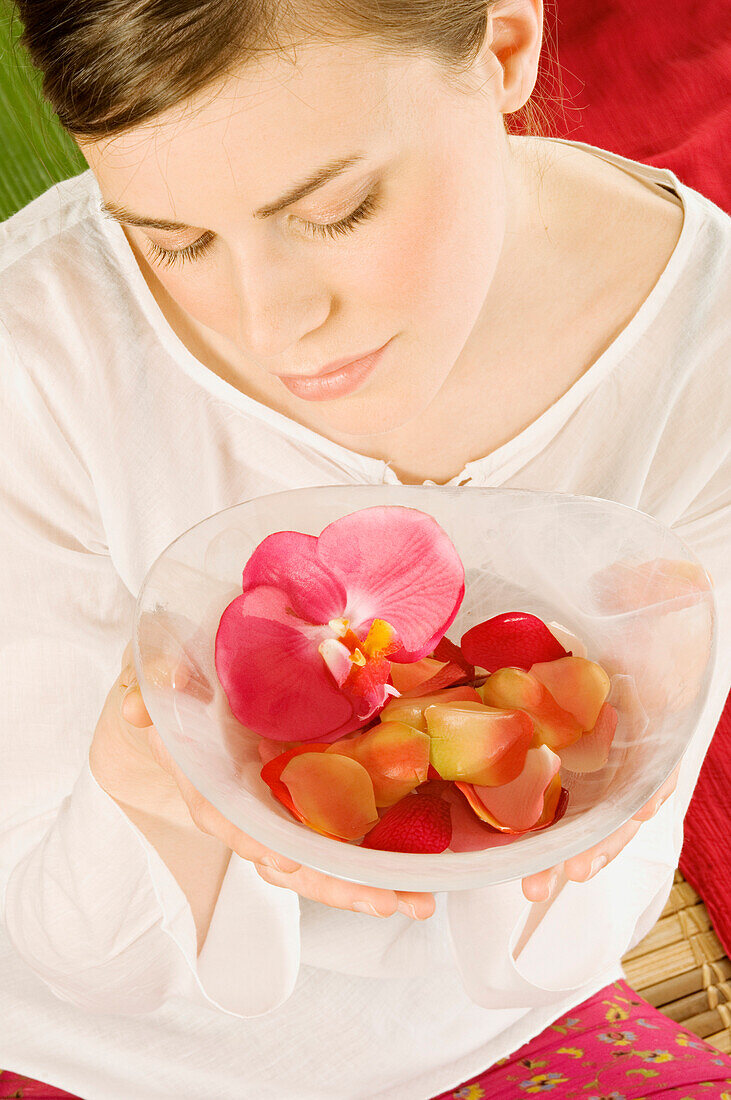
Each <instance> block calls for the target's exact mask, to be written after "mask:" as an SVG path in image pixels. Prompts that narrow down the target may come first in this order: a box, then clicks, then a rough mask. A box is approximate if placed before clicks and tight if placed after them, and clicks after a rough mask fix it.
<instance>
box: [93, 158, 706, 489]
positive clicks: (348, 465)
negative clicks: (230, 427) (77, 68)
mask: <svg viewBox="0 0 731 1100" xmlns="http://www.w3.org/2000/svg"><path fill="white" fill-rule="evenodd" d="M543 140H545V141H554V142H558V143H560V144H562V145H569V146H572V147H574V148H577V149H584V150H586V151H587V152H589V153H592V154H594V155H595V156H600V157H602V158H603V159H605V160H608V161H609V162H610V163H612V164H616V165H617V166H618V167H619V168H622V169H623V170H624V171H626V172H628V174H629V175H632V176H634V177H635V178H638V179H640V180H643V181H649V182H650V183H654V184H658V185H660V186H662V185H663V184H664V185H666V186H667V185H670V189H671V190H673V191H674V192H675V193H676V195H677V196H678V198H679V200H680V202H681V204H682V207H683V224H682V227H681V231H680V236H679V238H678V240H677V241H676V244H675V248H674V249H673V252H672V254H671V255H670V257H669V259H668V262H667V263H666V265H665V267H664V269H663V271H662V273H661V274H660V276H659V278H658V279H657V281H656V283H655V285H654V286H653V287H652V289H651V290H650V292H649V294H648V296H647V297H646V298H645V299H644V301H643V302H642V303H641V305H640V306H639V308H638V309H637V311H636V312H635V314H634V315H633V316H632V318H631V319H630V320H629V321H628V323H627V324H626V325H625V327H624V328H623V329H622V330H621V332H620V333H619V334H618V335H617V336H616V337H615V339H614V340H613V341H612V343H611V344H610V345H609V346H608V347H607V348H605V350H604V351H603V352H602V354H601V355H600V356H599V357H598V358H597V359H596V360H595V361H594V363H592V364H591V366H589V367H588V368H587V370H585V371H584V373H583V374H582V375H581V376H580V377H579V378H578V379H577V380H576V381H575V382H574V383H573V384H572V385H571V386H570V387H569V389H568V390H566V392H565V393H564V394H562V395H561V397H559V398H558V399H557V400H556V401H555V402H554V403H553V404H552V405H550V406H549V407H548V408H547V409H546V410H544V412H543V413H541V414H540V415H539V416H538V417H536V419H535V420H533V421H531V423H530V424H528V425H527V426H526V427H525V428H524V429H523V430H522V431H520V432H518V434H517V435H515V436H513V437H512V439H509V440H507V441H506V442H505V443H503V444H502V445H501V446H499V447H497V448H495V450H493V451H491V452H490V454H488V455H485V456H483V457H481V458H477V459H473V460H472V461H471V462H467V463H466V464H465V466H464V467H463V469H462V470H460V471H459V473H457V474H455V475H454V477H452V478H450V480H449V481H447V482H443V483H438V482H434V481H432V480H431V479H430V478H427V479H426V480H425V481H423V482H422V483H421V484H422V485H435V484H443V485H445V486H456V485H458V484H459V483H462V482H467V483H469V484H471V485H477V484H486V483H487V482H488V480H490V481H492V482H494V483H498V482H497V480H496V479H497V478H498V476H499V477H501V478H503V479H504V478H506V477H509V476H511V473H512V472H514V471H515V470H516V469H519V468H520V466H521V465H523V464H524V463H525V462H526V461H527V460H528V458H529V457H530V454H531V453H535V452H536V451H537V450H538V448H539V446H540V444H541V443H545V442H547V441H548V439H550V438H552V436H553V435H555V433H556V431H558V429H559V428H560V427H561V425H562V424H563V423H565V422H566V421H567V420H568V418H569V416H570V415H571V414H572V413H573V411H574V410H575V409H576V408H577V407H578V405H579V404H580V403H581V401H583V400H584V398H585V397H586V396H587V395H588V394H589V393H590V392H591V391H592V390H593V389H594V388H595V387H596V386H597V385H598V384H599V382H600V381H601V380H602V379H603V378H605V377H606V376H607V375H608V374H609V373H610V372H611V371H612V370H613V369H614V367H615V366H616V365H617V364H618V363H619V362H620V361H621V360H622V358H623V357H624V356H625V355H626V354H627V352H628V351H629V350H630V349H631V347H632V346H633V344H635V343H636V342H637V341H638V340H639V338H640V337H641V336H642V335H643V333H644V332H645V331H646V330H647V328H648V327H649V326H650V325H651V324H652V322H653V320H654V319H655V317H656V316H657V314H658V312H659V310H660V308H661V306H662V305H663V303H664V302H665V300H666V299H667V297H668V295H669V294H670V291H671V290H672V288H673V286H674V285H675V283H676V281H677V279H678V277H679V275H680V273H681V271H682V269H683V266H684V264H685V261H686V258H687V255H688V253H689V251H690V248H691V246H692V243H693V240H694V239H695V235H696V232H697V229H698V226H699V222H700V219H699V215H698V208H697V204H695V203H688V201H687V198H686V194H685V188H684V185H683V184H681V182H680V180H678V178H677V176H676V175H675V174H674V173H673V172H672V171H671V170H670V169H669V168H658V167H654V166H651V165H645V164H641V163H639V162H638V161H633V160H630V159H629V158H627V157H621V156H619V155H618V154H616V153H610V152H609V151H608V150H606V149H600V148H599V147H598V146H594V145H588V144H586V143H585V142H581V141H571V140H569V139H568V138H552V137H550V138H544V139H543ZM89 174H90V176H91V175H92V173H91V170H90V169H89ZM90 182H91V183H92V187H93V189H94V191H95V192H96V193H98V187H94V180H93V176H92V180H91V181H90ZM97 212H98V218H99V222H100V223H101V227H102V231H103V232H104V233H105V234H106V236H107V239H108V241H109V244H110V246H111V248H112V252H113V255H114V257H115V259H116V260H117V263H118V264H119V267H120V268H121V270H122V272H123V274H124V276H125V278H126V281H127V282H128V284H129V285H130V287H131V289H132V292H133V293H134V295H135V297H136V298H137V300H138V302H139V304H140V307H141V308H142V310H143V313H144V314H145V317H146V319H147V321H148V323H149V324H150V326H151V328H152V329H153V331H154V332H155V335H156V336H157V338H158V340H159V341H160V343H161V344H162V345H163V347H164V348H165V350H166V351H167V352H168V354H169V355H170V357H171V358H172V360H173V361H174V362H176V363H177V364H178V365H179V366H180V367H181V368H182V369H183V371H184V372H185V373H186V374H187V375H188V376H189V377H190V378H191V379H192V380H193V381H194V382H196V383H197V384H198V385H200V386H202V387H203V388H204V389H206V390H208V391H209V392H210V393H211V394H212V395H213V396H214V397H216V398H218V399H219V400H221V401H223V402H224V403H226V404H228V405H231V406H233V407H235V408H237V409H239V410H240V411H242V412H245V413H248V414H249V415H250V416H254V417H256V418H257V419H259V420H262V421H264V422H265V423H267V424H268V425H269V426H270V427H272V428H274V429H275V430H276V431H277V432H279V433H280V434H281V435H284V436H286V437H288V438H290V439H293V440H296V441H297V442H299V443H301V444H303V445H304V446H305V447H308V448H310V449H312V450H315V451H318V452H320V453H321V454H323V455H324V456H325V457H327V458H329V459H331V460H334V461H335V462H336V463H337V464H338V465H339V466H341V467H343V468H345V469H351V470H353V472H354V473H355V474H357V475H360V477H362V478H363V480H364V481H366V482H368V483H373V482H384V483H387V484H393V485H401V484H402V482H401V481H400V479H399V478H398V476H397V475H396V473H395V472H394V471H393V470H392V469H391V467H390V465H389V461H388V460H384V459H379V458H372V457H371V456H369V455H363V454H360V453H359V452H357V451H353V450H351V449H350V448H349V447H344V446H342V445H341V444H339V443H335V442H333V441H332V440H330V439H328V438H327V437H326V436H324V435H320V433H319V432H317V431H315V430H314V429H313V428H307V427H305V426H304V425H303V424H300V423H298V421H296V420H293V419H291V417H289V416H286V415H285V414H284V413H280V412H278V411H277V410H276V409H272V408H270V407H269V406H268V405H265V404H264V403H262V402H261V401H257V400H256V399H255V398H253V397H250V396H249V395H248V394H245V393H242V392H241V390H239V389H237V388H236V386H234V385H233V384H232V383H230V382H227V381H226V380H225V379H223V378H221V377H219V375H217V374H216V373H215V372H214V371H212V370H210V369H209V368H208V367H206V366H204V364H203V363H201V361H200V360H199V359H197V358H196V357H195V356H194V355H193V354H192V352H190V351H189V350H188V348H187V347H186V346H185V344H184V343H183V342H182V340H181V339H180V338H179V337H178V335H177V334H176V332H175V331H174V329H173V328H172V327H171V325H170V324H169V323H168V321H167V319H166V317H165V315H164V313H163V312H162V310H161V309H160V307H159V305H158V303H157V302H156V300H155V298H154V295H153V294H152V291H151V290H150V288H149V287H148V285H147V283H146V281H145V278H144V276H143V274H142V272H141V271H140V268H139V266H138V264H137V260H136V259H135V256H134V253H133V251H132V249H131V247H130V244H129V241H128V240H127V237H126V236H125V234H124V231H123V229H122V226H121V225H120V224H119V223H118V222H116V221H114V220H113V219H110V218H106V217H104V216H103V214H102V213H101V211H100V210H99V209H98V207H97Z"/></svg>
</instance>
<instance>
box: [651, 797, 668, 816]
mask: <svg viewBox="0 0 731 1100" xmlns="http://www.w3.org/2000/svg"><path fill="white" fill-rule="evenodd" d="M664 801H665V799H664V798H658V800H657V802H656V803H655V805H654V806H653V807H652V812H653V814H656V813H657V811H658V810H659V809H660V807H661V806H662V804H663V802H664Z"/></svg>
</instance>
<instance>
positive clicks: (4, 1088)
mask: <svg viewBox="0 0 731 1100" xmlns="http://www.w3.org/2000/svg"><path fill="white" fill-rule="evenodd" d="M11 1096H12V1097H14V1098H16V1100H84V1098H83V1097H81V1096H75V1095H74V1093H72V1092H64V1091H63V1089H55V1088H54V1087H53V1085H46V1084H44V1083H43V1081H34V1080H32V1078H30V1077H23V1076H22V1075H21V1074H20V1073H9V1072H8V1071H7V1070H2V1069H0V1097H1V1098H2V1100H8V1098H9V1097H11Z"/></svg>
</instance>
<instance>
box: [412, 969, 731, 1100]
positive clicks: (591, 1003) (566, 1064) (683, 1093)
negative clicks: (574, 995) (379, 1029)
mask: <svg viewBox="0 0 731 1100" xmlns="http://www.w3.org/2000/svg"><path fill="white" fill-rule="evenodd" d="M546 1092H550V1093H551V1096H552V1097H555V1098H556V1100H559V1098H560V1100H579V1097H580V1098H581V1100H652V1098H653V1097H659V1096H662V1100H731V1058H729V1056H728V1055H726V1054H722V1053H721V1051H719V1050H717V1049H716V1048H715V1047H712V1046H711V1045H710V1044H709V1043H704V1042H703V1040H702V1039H699V1038H698V1036H697V1035H694V1034H693V1033H692V1032H691V1031H688V1030H687V1029H686V1028H684V1027H682V1026H681V1025H680V1024H677V1023H675V1021H674V1020H671V1019H670V1018H669V1017H668V1016H665V1015H664V1014H663V1013H662V1012H659V1011H658V1010H657V1009H656V1008H653V1007H652V1005H651V1004H650V1003H649V1002H648V1001H645V1000H643V998H642V997H640V996H639V994H638V993H635V991H634V990H633V989H632V988H631V987H630V986H629V985H627V982H625V981H624V980H620V981H617V982H613V983H612V984H611V985H608V986H605V988H604V989H600V990H599V992H598V993H595V994H594V996H593V997H590V998H589V999H588V1000H587V1001H584V1002H583V1003H582V1004H580V1005H577V1006H576V1008H572V1009H571V1011H570V1012H569V1013H568V1015H566V1016H562V1017H560V1018H559V1019H558V1020H556V1022H555V1023H553V1024H551V1025H550V1027H547V1028H546V1029H545V1031H542V1032H541V1034H540V1035H537V1036H536V1037H535V1038H534V1039H531V1041H530V1042H529V1043H526V1044H525V1045H524V1046H522V1047H520V1048H519V1049H518V1050H516V1051H514V1053H512V1054H510V1055H509V1056H508V1057H507V1058H501V1059H500V1061H499V1062H496V1063H495V1065H494V1066H490V1068H489V1069H487V1070H486V1071H485V1072H484V1073H480V1074H478V1076H477V1077H473V1078H471V1080H469V1081H465V1082H464V1083H463V1084H461V1085H459V1086H458V1087H457V1088H455V1089H452V1090H450V1091H449V1092H442V1093H440V1094H439V1096H436V1097H433V1098H432V1100H518V1098H519V1097H520V1098H522V1097H526V1096H532V1095H537V1094H538V1093H546Z"/></svg>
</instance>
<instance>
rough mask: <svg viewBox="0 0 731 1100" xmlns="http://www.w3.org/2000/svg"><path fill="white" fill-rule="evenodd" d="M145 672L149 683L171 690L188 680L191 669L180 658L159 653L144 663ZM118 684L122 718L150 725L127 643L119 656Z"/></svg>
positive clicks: (182, 685) (179, 689) (133, 724)
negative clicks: (156, 656)
mask: <svg viewBox="0 0 731 1100" xmlns="http://www.w3.org/2000/svg"><path fill="white" fill-rule="evenodd" d="M145 674H146V676H147V678H148V679H149V680H150V682H151V683H153V684H156V685H157V686H159V687H169V688H172V689H173V690H175V691H182V690H183V689H184V688H185V686H186V684H187V682H188V680H189V679H190V675H191V670H190V667H189V665H188V663H187V661H186V660H185V659H184V658H183V657H181V658H180V659H179V660H177V661H176V660H175V658H173V657H171V656H160V657H158V658H156V659H152V660H149V661H148V662H147V663H146V665H145ZM119 687H120V690H121V692H122V700H121V703H120V713H121V714H122V717H123V718H124V719H125V721H126V722H129V724H130V725H131V726H138V727H144V726H150V725H152V719H151V718H150V715H149V712H148V710H147V707H146V706H145V704H144V701H143V699H142V693H141V691H140V687H139V684H138V682H137V673H136V671H135V666H134V654H133V649H132V643H131V642H129V643H128V644H127V645H126V646H125V650H124V653H123V655H122V672H121V674H120V677H119Z"/></svg>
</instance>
